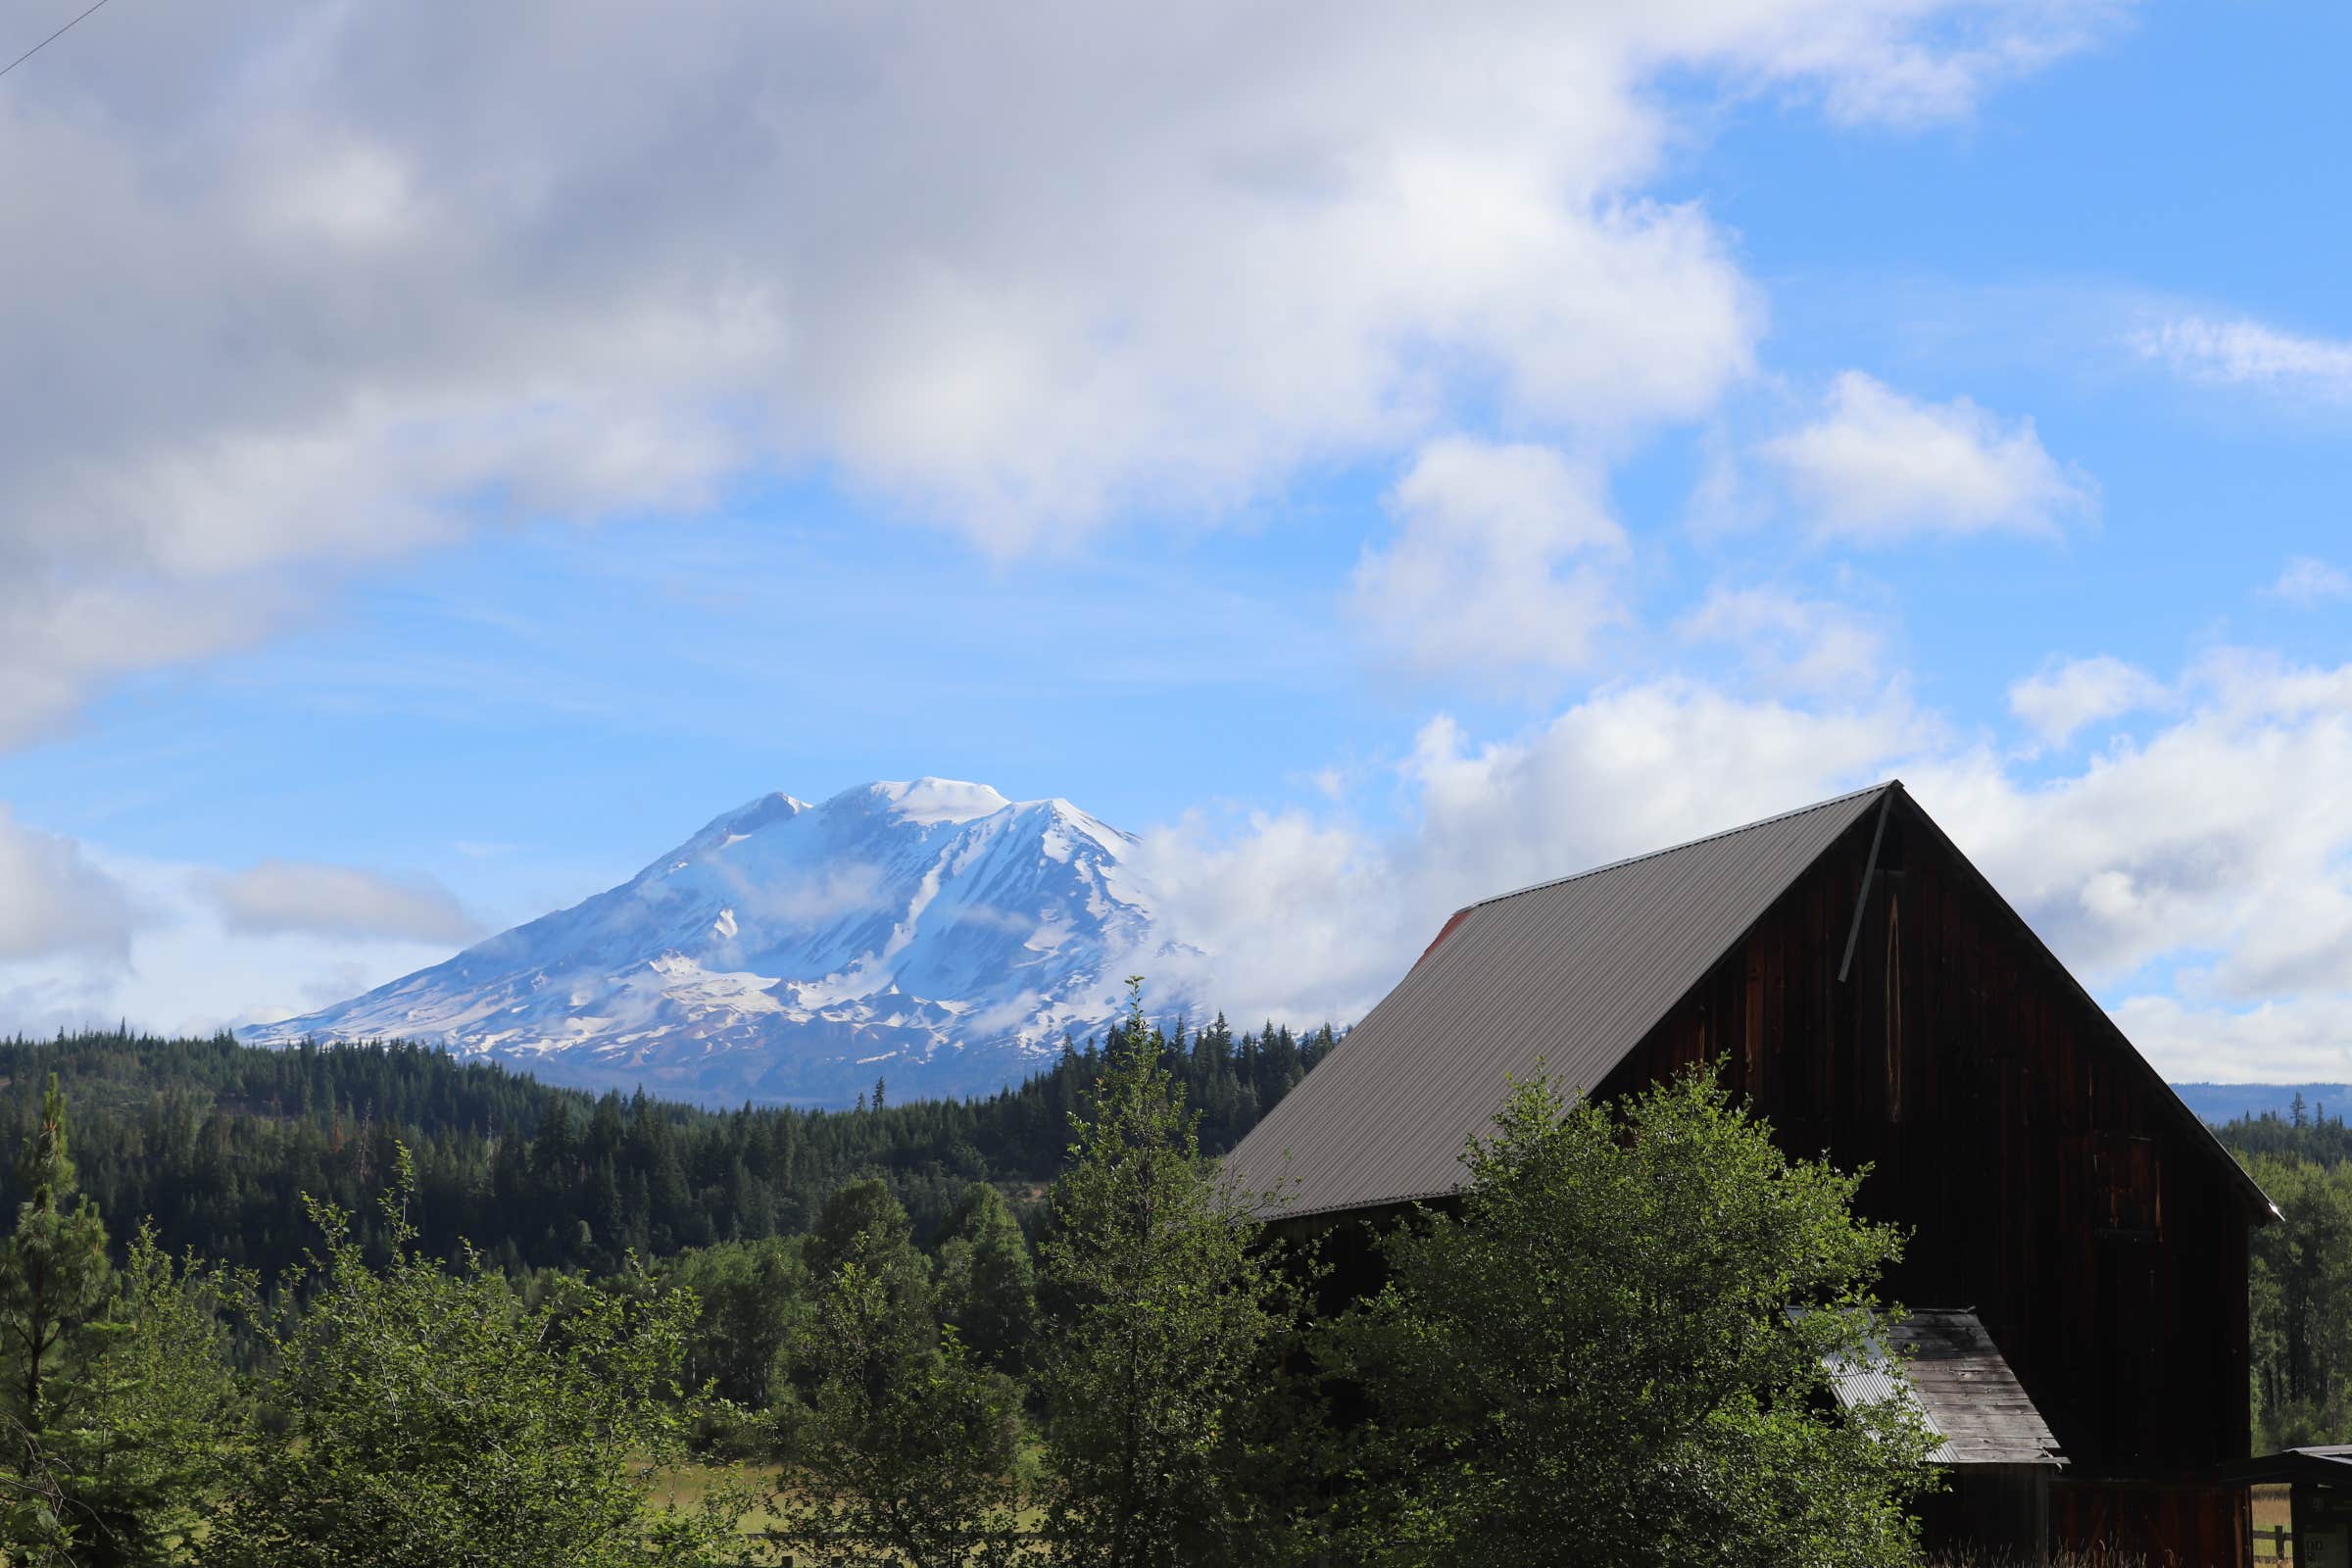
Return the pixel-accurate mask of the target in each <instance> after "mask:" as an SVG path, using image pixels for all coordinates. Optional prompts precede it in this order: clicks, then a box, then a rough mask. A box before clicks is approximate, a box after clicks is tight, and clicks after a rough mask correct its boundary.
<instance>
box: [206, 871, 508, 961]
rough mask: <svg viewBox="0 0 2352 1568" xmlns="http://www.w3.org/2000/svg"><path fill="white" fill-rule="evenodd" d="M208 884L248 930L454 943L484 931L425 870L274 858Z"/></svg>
mask: <svg viewBox="0 0 2352 1568" xmlns="http://www.w3.org/2000/svg"><path fill="white" fill-rule="evenodd" d="M208 891H209V892H210V894H211V897H212V902H213V903H214V905H215V906H216V907H218V909H219V911H220V914H221V921H222V923H223V924H225V925H226V927H227V928H228V929H229V930H230V931H232V932H236V933H240V934H244V935H274V934H279V933H299V934H304V935H314V936H331V937H346V938H350V939H353V940H356V941H391V942H435V943H453V944H455V943H463V942H466V941H469V940H470V939H472V938H473V937H475V936H477V935H479V934H480V928H479V927H478V925H477V924H476V923H475V921H474V920H473V919H472V918H471V917H470V916H469V915H467V914H466V910H465V907H463V906H462V905H460V904H459V903H458V900H457V897H456V895H454V894H452V893H451V892H450V891H449V890H448V889H447V888H445V887H443V886H441V885H440V884H439V883H437V882H435V881H433V880H431V879H430V878H427V877H421V876H411V877H399V878H395V877H388V876H383V875H380V874H379V873H377V872H374V871H363V870H359V869H357V868H355V867H352V866H347V865H322V864H319V863H318V862H317V861H311V860H278V859H270V860H262V861H260V862H258V863H256V864H254V865H250V866H248V867H246V868H245V869H244V870H242V871H232V872H224V873H221V874H219V875H216V876H214V877H212V878H211V879H210V883H209V889H208Z"/></svg>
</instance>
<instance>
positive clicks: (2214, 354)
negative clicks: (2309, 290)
mask: <svg viewBox="0 0 2352 1568" xmlns="http://www.w3.org/2000/svg"><path fill="white" fill-rule="evenodd" d="M2131 344H2132V347H2134V348H2135V349H2137V350H2138V351H2139V353H2140V355H2141V356H2142V357H2143V358H2145V359H2150V360H2154V361H2158V362H2160V363H2162V364H2164V365H2166V366H2169V367H2170V368H2172V369H2173V370H2174V371H2175V372H2177V373H2179V374H2180V375H2181V376H2183V377H2185V378H2187V379H2189V380H2192V381H2201V382H2204V383H2206V384H2208V385H2214V386H2243V387H2255V388H2260V389H2265V390H2269V391H2274V392H2278V393H2283V394H2289V395H2297V396H2305V397H2311V398H2316V399H2319V400H2322V401H2325V402H2328V403H2336V402H2341V401H2343V400H2345V399H2346V398H2352V342H2345V341H2344V340H2342V339H2340V338H2324V337H2306V336H2301V335H2299V334H2296V333H2293V332H2284V331H2280V330H2279V329H2278V328H2277V327H2274V326H2267V325H2265V324H2263V323H2262V322H2260V321H2256V320H2251V319H2245V318H2242V317H2241V318H2238V319H2231V320H2222V319H2215V318H2212V317H2204V316H2182V317H2177V318H2175V319H2172V320H2169V321H2164V322H2160V323H2159V324H2157V325H2155V326H2153V327H2149V328H2147V329H2145V330H2143V331H2141V332H2138V333H2137V334H2135V335H2134V336H2133V337H2132V339H2131Z"/></svg>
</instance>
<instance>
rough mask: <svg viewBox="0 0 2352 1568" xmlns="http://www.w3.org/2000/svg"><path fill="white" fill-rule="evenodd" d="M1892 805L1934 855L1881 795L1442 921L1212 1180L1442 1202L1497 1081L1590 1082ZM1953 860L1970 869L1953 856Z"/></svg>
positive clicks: (1295, 1200)
mask: <svg viewBox="0 0 2352 1568" xmlns="http://www.w3.org/2000/svg"><path fill="white" fill-rule="evenodd" d="M1897 801H1904V802H1905V803H1906V804H1907V806H1908V810H1909V812H1910V814H1911V817H1912V818H1913V819H1915V820H1917V821H1919V822H1923V823H1925V824H1927V826H1928V827H1929V829H1930V830H1931V831H1932V832H1933V833H1935V835H1936V837H1937V838H1938V839H1941V841H1942V842H1943V843H1944V844H1945V845H1946V846H1947V847H1948V846H1950V840H1949V839H1948V838H1945V837H1943V835H1942V833H1941V830H1940V829H1938V828H1936V825H1935V823H1934V820H1933V819H1932V818H1930V817H1929V816H1928V815H1927V813H1926V812H1925V811H1921V810H1920V809H1918V807H1917V805H1916V803H1909V802H1908V799H1907V797H1905V795H1904V792H1903V787H1902V785H1901V783H1900V782H1895V781H1890V782H1887V783H1885V784H1878V785H1873V786H1872V787H1871V788H1869V789H1865V790H1857V791H1855V792H1854V793H1852V794H1850V795H1840V796H1838V797H1837V798H1836V799H1834V800H1828V801H1823V802H1820V803H1819V804H1817V805H1813V806H1808V807H1804V808H1802V809H1798V810H1794V811H1789V812H1786V813H1784V814H1782V815H1779V816H1773V817H1767V818H1765V819H1764V820H1763V821H1760V822H1752V823H1749V824H1748V825H1747V826H1745V827H1740V828H1733V829H1731V830H1729V831H1727V832H1722V833H1717V834H1713V835H1710V836H1709V837H1706V838H1702V839H1697V840H1694V841H1692V842H1691V843H1689V844H1684V845H1679V846H1677V847H1675V848H1673V849H1667V850H1660V851H1656V852H1654V853H1652V854H1649V855H1642V856H1637V857H1635V858H1631V859H1626V860H1618V861H1615V862H1613V863H1611V864H1608V865H1603V866H1599V867H1596V868H1594V869H1593V870H1590V871H1585V872H1581V873H1579V874H1577V875H1575V876H1570V877H1565V878H1562V879H1560V880H1558V881H1552V882H1544V883H1539V884H1537V885H1536V886H1534V887H1529V888H1522V889H1520V890H1519V891H1517V892H1515V893H1506V894H1502V895H1500V896H1498V897H1496V898H1492V899H1488V900H1485V901H1483V902H1481V903H1478V904H1473V905H1471V906H1469V907H1467V908H1464V909H1462V910H1460V911H1458V912H1457V913H1455V914H1454V916H1453V917H1452V918H1451V919H1450V920H1448V921H1447V922H1446V925H1445V927H1444V929H1443V930H1441V931H1440V932H1439V933H1438V937H1437V940H1436V941H1434V942H1432V943H1431V944H1430V946H1429V949H1428V951H1426V952H1425V953H1423V954H1422V956H1421V957H1420V959H1419V961H1418V962H1416V963H1415V964H1414V965H1413V967H1412V968H1411V969H1410V970H1409V971H1408V972H1407V973H1406V974H1405V976H1404V978H1403V979H1402V980H1400V981H1398V982H1397V987H1396V989H1395V990H1393V991H1391V992H1390V993H1389V994H1388V996H1387V997H1385V998H1383V999H1382V1000H1381V1002H1380V1004H1379V1005H1377V1006H1375V1007H1374V1008H1373V1009H1372V1010H1371V1011H1370V1012H1369V1013H1367V1014H1366V1015H1365V1016H1364V1018H1363V1020H1362V1021H1361V1022H1359V1023H1358V1024H1357V1025H1356V1026H1355V1027H1354V1028H1353V1029H1352V1030H1350V1031H1349V1032H1348V1035H1347V1037H1346V1038H1345V1039H1344V1040H1342V1041H1341V1043H1340V1045H1339V1046H1338V1048H1337V1049H1335V1050H1334V1051H1333V1052H1331V1054H1329V1055H1327V1056H1326V1057H1325V1058H1324V1059H1323V1060H1322V1061H1321V1062H1320V1063H1318V1064H1317V1065H1316V1067H1315V1069H1314V1070H1313V1071H1311V1072H1309V1073H1308V1074H1307V1075H1306V1077H1305V1078H1304V1079H1303V1080H1301V1081H1300V1083H1299V1086H1298V1087H1297V1088H1296V1089H1294V1090H1292V1091H1291V1092H1290V1094H1288V1095H1287V1096H1285V1097H1284V1098H1283V1099H1282V1101H1281V1102H1280V1103H1277V1104H1276V1105H1275V1107H1274V1108H1273V1109H1272V1110H1271V1111H1269V1112H1268V1113H1267V1114H1266V1116H1265V1118H1264V1119H1263V1120H1262V1121H1260V1122H1259V1123H1258V1124H1257V1126H1256V1127H1255V1128H1253V1129H1252V1130H1251V1131H1250V1134H1249V1135H1248V1136H1247V1137H1245V1138H1244V1139H1243V1140H1242V1142H1241V1144H1240V1145H1239V1146H1238V1147H1236V1148H1235V1150H1234V1151H1233V1152H1232V1153H1231V1154H1230V1155H1229V1156H1227V1169H1228V1170H1229V1171H1230V1172H1231V1173H1233V1175H1234V1176H1235V1178H1236V1180H1237V1181H1238V1182H1239V1183H1240V1185H1241V1186H1242V1187H1243V1188H1244V1189H1245V1190H1249V1191H1253V1192H1276V1191H1279V1192H1280V1193H1282V1194H1283V1195H1284V1196H1283V1200H1282V1201H1281V1202H1280V1204H1279V1210H1280V1213H1281V1214H1282V1216H1283V1217H1284V1218H1302V1217H1305V1216H1309V1215H1314V1214H1320V1213H1329V1212H1333V1211H1338V1210H1344V1209H1359V1208H1376V1207H1382V1206H1386V1205H1389V1204H1394V1203H1403V1202H1410V1201H1417V1200H1421V1199H1430V1198H1438V1197H1443V1196H1445V1195H1446V1194H1448V1193H1452V1192H1454V1191H1456V1190H1458V1189H1459V1187H1460V1186H1461V1181H1462V1166H1461V1154H1462V1148H1463V1145H1464V1143H1465V1141H1466V1140H1467V1139H1468V1138H1469V1137H1470V1136H1471V1135H1473V1134H1478V1133H1484V1132H1486V1131H1487V1130H1488V1129H1489V1128H1490V1127H1491V1126H1492V1124H1493V1118H1494V1114H1495V1109H1496V1108H1497V1107H1498V1106H1499V1104H1500V1103H1501V1100H1502V1096H1503V1092H1504V1081H1505V1078H1506V1076H1517V1077H1521V1078H1525V1077H1530V1076H1533V1075H1534V1074H1535V1073H1536V1072H1537V1071H1538V1070H1539V1069H1540V1070H1541V1071H1543V1072H1544V1073H1545V1074H1547V1075H1548V1076H1549V1077H1550V1078H1551V1079H1552V1080H1553V1081H1554V1082H1556V1083H1559V1084H1562V1085H1564V1086H1567V1087H1570V1088H1573V1089H1576V1090H1579V1091H1584V1090H1590V1089H1592V1088H1593V1087H1594V1086H1595V1085H1597V1084H1598V1083H1599V1082H1600V1081H1601V1080H1602V1079H1603V1078H1604V1077H1606V1076H1607V1075H1608V1073H1609V1072H1610V1070H1611V1069H1613V1068H1614V1067H1615V1066H1616V1065H1617V1064H1618V1063H1619V1062H1620V1061H1622V1060H1623V1059H1624V1058H1625V1056H1626V1055H1627V1054H1629V1053H1631V1052H1632V1051H1633V1049H1634V1048H1635V1047H1636V1046H1637V1045H1639V1044H1640V1043H1641V1041H1642V1037H1643V1036H1644V1035H1646V1034H1647V1033H1648V1032H1649V1031H1650V1029H1651V1028H1652V1027H1654V1026H1655V1025H1656V1024H1657V1023H1658V1022H1659V1021H1660V1020H1661V1019H1663V1018H1664V1017H1665V1016H1666V1015H1667V1013H1668V1011H1669V1010H1670V1009H1671V1008H1672V1007H1673V1006H1674V1005H1675V1004H1676V1003H1678V1002H1679V1001H1681V999H1682V998H1683V997H1684V996H1685V995H1686V994H1687V993H1689V992H1690V990H1691V988H1692V987H1693V986H1695V985H1697V984H1698V983H1699V981H1700V980H1702V979H1703V978H1704V977H1705V976H1706V974H1707V972H1708V971H1709V970H1710V969H1712V968H1713V967H1714V966H1715V964H1716V963H1717V962H1719V961H1720V960H1721V959H1722V958H1723V957H1724V956H1726V955H1727V954H1729V953H1730V952H1731V951H1732V950H1733V949H1734V948H1735V947H1736V946H1737V945H1738V944H1739V943H1740V941H1741V939H1742V938H1744V937H1745V936H1746V934H1747V933H1748V931H1749V930H1750V929H1751V928H1752V927H1753V926H1754V925H1755V924H1756V922H1757V921H1759V920H1761V919H1762V918H1763V917H1764V915H1765V914H1766V913H1767V912H1768V911H1769V910H1770V909H1771V907H1772V906H1773V905H1774V903H1776V902H1777V901H1778V900H1779V899H1780V897H1781V896H1782V895H1783V894H1784V893H1786V892H1788V891H1789V888H1791V887H1792V886H1794V885H1795V883H1796V882H1797V880H1798V879H1799V878H1800V877H1802V876H1803V875H1804V874H1805V872H1806V871H1808V870H1809V869H1811V868H1812V866H1813V865H1814V864H1815V862H1817V861H1818V860H1819V859H1820V858H1822V857H1823V856H1824V855H1825V854H1827V853H1828V852H1829V851H1830V849H1831V848H1832V847H1833V846H1834V845H1836V844H1837V843H1838V840H1839V839H1840V838H1841V837H1843V836H1844V835H1845V834H1846V833H1847V832H1848V831H1849V830H1853V829H1855V828H1856V826H1857V824H1859V823H1861V822H1863V821H1864V820H1865V819H1867V818H1869V817H1870V816H1872V815H1873V813H1874V812H1879V811H1882V810H1884V809H1889V808H1891V807H1892V806H1893V805H1894V804H1895V803H1896V802H1897ZM1952 854H1953V855H1954V856H1955V857H1957V858H1959V861H1960V863H1961V864H1962V865H1963V866H1967V867H1968V868H1969V870H1970V871H1971V872H1972V873H1973V872H1974V869H1975V868H1974V867H1973V866H1972V865H1970V864H1969V862H1968V860H1967V858H1966V857H1965V856H1960V855H1959V851H1958V850H1957V848H1953V849H1952ZM1976 874H1977V875H1978V876H1979V879H1980V881H1982V874H1981V873H1976ZM1983 885H1984V887H1985V890H1986V891H1987V892H1988V893H1990V894H1991V897H1992V899H1993V902H1994V904H1995V905H1996V906H1997V907H1999V908H2001V909H2002V910H2003V911H2005V912H2007V913H2008V914H2009V916H2010V917H2011V918H2012V919H2013V920H2015V921H2016V925H2017V929H2018V930H2019V931H2020V932H2021V933H2022V935H2023V938H2024V940H2025V941H2027V942H2028V943H2030V944H2032V946H2033V947H2034V949H2035V950H2036V951H2038V952H2039V953H2040V954H2041V956H2043V957H2044V958H2045V959H2046V960H2047V961H2048V962H2049V963H2050V964H2051V965H2053V966H2054V967H2057V968H2058V969H2059V972H2060V973H2062V974H2064V973H2065V969H2064V966H2063V965H2062V964H2059V963H2058V960H2057V958H2056V957H2055V956H2053V955H2051V954H2050V953H2049V951H2048V949H2047V948H2045V947H2043V946H2042V945H2041V943H2040V941H2039V939H2038V938H2037V937H2035V936H2034V933H2033V931H2032V929H2031V927H2029V926H2027V925H2026V923H2025V921H2024V919H2023V918H2022V917H2019V916H2017V915H2016V912H2015V911H2014V910H2013V909H2010V908H2009V907H2008V905H2007V903H2006V901H2003V900H2002V899H2001V898H2000V896H1999V894H1998V893H1997V892H1996V891H1993V890H1992V889H1991V886H1990V884H1989V883H1984V884H1983ZM2068 979H2069V981H2070V983H2072V977H2071V976H2069V977H2068ZM2076 989H2077V990H2078V992H2080V987H2079V986H2077V987H2076ZM2082 1002H2083V1005H2085V1006H2087V1007H2089V1008H2090V1009H2091V1011H2092V1013H2093V1014H2095V1015H2096V1017H2097V1018H2098V1019H2099V1020H2100V1021H2101V1022H2102V1023H2103V1024H2104V1025H2105V1028H2106V1030H2107V1031H2108V1032H2109V1034H2110V1035H2111V1036H2112V1038H2113V1040H2114V1042H2115V1043H2116V1045H2117V1046H2119V1047H2120V1048H2121V1050H2122V1051H2123V1052H2124V1054H2125V1055H2126V1056H2127V1057H2129V1058H2130V1060H2131V1062H2132V1063H2134V1064H2135V1065H2137V1066H2138V1068H2139V1070H2140V1071H2142V1072H2144V1073H2145V1074H2146V1075H2147V1078H2148V1079H2149V1081H2150V1082H2152V1083H2153V1084H2154V1085H2155V1086H2156V1090H2157V1093H2158V1097H2159V1099H2160V1100H2164V1101H2169V1102H2170V1103H2171V1104H2172V1106H2173V1108H2174V1109H2175V1110H2176V1111H2177V1112H2178V1113H2179V1115H2180V1117H2182V1118H2185V1121H2186V1123H2187V1124H2188V1129H2190V1130H2189V1136H2190V1137H2191V1139H2192V1140H2193V1141H2195V1142H2197V1143H2199V1144H2201V1145H2202V1146H2203V1147H2205V1148H2206V1149H2207V1150H2208V1151H2209V1152H2211V1154H2212V1155H2213V1157H2215V1158H2217V1159H2219V1160H2220V1161H2221V1162H2222V1163H2223V1164H2225V1165H2226V1166H2228V1168H2229V1173H2230V1175H2231V1176H2232V1177H2233V1178H2234V1180H2235V1184H2236V1185H2237V1186H2238V1188H2239V1189H2240V1191H2241V1193H2242V1194H2243V1195H2244V1196H2245V1197H2246V1198H2247V1200H2248V1201H2249V1202H2250V1203H2252V1204H2253V1205H2254V1206H2255V1207H2256V1208H2257V1210H2258V1211H2259V1212H2260V1213H2262V1214H2265V1215H2267V1214H2270V1213H2275V1212H2276V1211H2275V1210H2273V1209H2272V1208H2271V1205H2270V1202H2269V1200H2268V1199H2266V1198H2265V1197H2264V1196H2263V1195H2262V1192H2261V1190H2260V1189H2259V1188H2258V1187H2256V1186H2255V1185H2254V1183H2253V1181H2252V1179H2251V1178H2250V1177H2248V1176H2247V1175H2246V1174H2245V1172H2244V1170H2243V1169H2242V1168H2241V1167H2239V1165H2238V1164H2237V1162H2236V1160H2235V1159H2234V1158H2232V1157H2231V1156H2230V1155H2229V1152H2227V1151H2226V1150H2224V1149H2223V1148H2222V1147H2221V1145H2220V1143H2219V1141H2218V1140H2216V1139H2215V1138H2214V1136H2213V1134H2212V1132H2211V1130H2210V1129H2208V1128H2206V1127H2205V1125H2204V1123H2203V1122H2202V1121H2200V1120H2198V1118H2197V1117H2196V1115H2195V1113H2194V1112H2192V1111H2190V1110H2189V1109H2188V1107H2187V1106H2186V1105H2184V1104H2182V1103H2180V1100H2179V1098H2178V1097H2177V1096H2175V1095H2173V1093H2172V1091H2171V1089H2170V1088H2169V1087H2168V1086H2166V1085H2165V1084H2164V1083H2163V1081H2162V1079H2161V1078H2159V1077H2158V1076H2157V1074H2156V1073H2155V1070H2154V1069H2153V1068H2151V1067H2148V1066H2147V1065H2146V1063H2145V1061H2144V1060H2142V1059H2141V1058H2140V1056H2139V1054H2138V1053H2137V1052H2136V1051H2134V1050H2133V1049H2132V1048H2131V1043H2130V1041H2129V1040H2127V1039H2126V1038H2125V1037H2124V1035H2123V1033H2122V1031H2121V1030H2120V1029H2117V1028H2116V1027H2115V1025H2114V1023H2113V1021H2112V1020H2110V1019H2108V1017H2107V1014H2106V1012H2105V1009H2103V1008H2101V1007H2099V1006H2098V1005H2097V1004H2096V1003H2095V1002H2094V1001H2092V1000H2091V998H2090V997H2089V996H2088V995H2087V994H2082Z"/></svg>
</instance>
